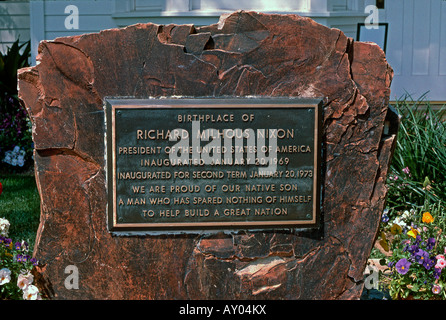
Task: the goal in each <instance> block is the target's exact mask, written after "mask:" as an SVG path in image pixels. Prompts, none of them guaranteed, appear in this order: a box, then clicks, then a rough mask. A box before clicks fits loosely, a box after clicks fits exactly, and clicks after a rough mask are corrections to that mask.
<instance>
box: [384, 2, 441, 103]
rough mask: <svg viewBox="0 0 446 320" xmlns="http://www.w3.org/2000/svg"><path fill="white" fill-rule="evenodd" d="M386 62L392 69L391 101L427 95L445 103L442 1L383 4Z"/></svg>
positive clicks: (431, 98)
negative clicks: (386, 26)
mask: <svg viewBox="0 0 446 320" xmlns="http://www.w3.org/2000/svg"><path fill="white" fill-rule="evenodd" d="M383 15H384V16H385V20H386V21H387V22H388V23H389V37H388V42H387V60H388V61H389V64H390V65H391V66H392V68H393V69H394V72H395V75H394V80H393V82H392V87H391V90H392V93H391V95H392V99H397V98H400V97H401V96H403V95H405V94H406V93H408V94H410V95H411V96H412V97H413V98H414V99H418V98H419V97H420V96H421V95H423V94H424V93H426V92H428V91H429V93H428V94H427V99H429V100H431V101H446V93H445V92H446V1H440V0H391V1H389V0H388V1H386V7H385V13H384V14H383Z"/></svg>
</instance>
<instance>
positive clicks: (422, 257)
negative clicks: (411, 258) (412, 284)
mask: <svg viewBox="0 0 446 320" xmlns="http://www.w3.org/2000/svg"><path fill="white" fill-rule="evenodd" d="M427 259H429V254H428V253H427V252H426V251H424V250H422V249H418V251H417V252H416V253H415V261H416V262H418V263H419V264H424V262H425V261H426V260H427Z"/></svg>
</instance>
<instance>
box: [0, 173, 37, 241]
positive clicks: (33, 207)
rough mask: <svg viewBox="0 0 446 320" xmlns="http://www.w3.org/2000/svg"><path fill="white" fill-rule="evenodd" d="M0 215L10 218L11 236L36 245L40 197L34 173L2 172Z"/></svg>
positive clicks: (0, 178) (15, 239)
mask: <svg viewBox="0 0 446 320" xmlns="http://www.w3.org/2000/svg"><path fill="white" fill-rule="evenodd" d="M0 182H1V183H2V185H3V192H2V194H1V195H0V217H1V218H5V219H8V220H9V223H10V225H11V226H10V228H9V237H10V238H11V239H13V241H21V240H25V241H27V242H28V243H29V244H30V247H31V248H33V247H34V243H35V238H36V233H37V229H38V227H39V220H40V198H39V194H38V192H37V187H36V182H35V178H34V175H31V174H0Z"/></svg>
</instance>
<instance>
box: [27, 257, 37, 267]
mask: <svg viewBox="0 0 446 320" xmlns="http://www.w3.org/2000/svg"><path fill="white" fill-rule="evenodd" d="M29 262H31V263H32V264H33V266H37V265H38V261H37V259H36V258H31V259H30V260H29Z"/></svg>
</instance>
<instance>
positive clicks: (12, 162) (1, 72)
mask: <svg viewBox="0 0 446 320" xmlns="http://www.w3.org/2000/svg"><path fill="white" fill-rule="evenodd" d="M29 55H30V42H29V41H28V42H25V43H23V44H19V40H17V41H16V42H14V44H13V45H12V46H11V47H10V48H8V50H7V52H6V54H3V53H0V164H1V165H2V166H3V167H4V166H6V167H7V170H8V171H20V170H21V169H22V170H23V169H26V168H27V167H29V166H30V165H31V163H32V161H30V160H31V158H32V138H31V123H30V121H29V118H28V115H27V113H26V110H25V108H24V107H23V106H22V105H21V104H20V102H19V100H18V96H17V71H18V70H19V69H20V68H24V67H27V66H28V58H29Z"/></svg>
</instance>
